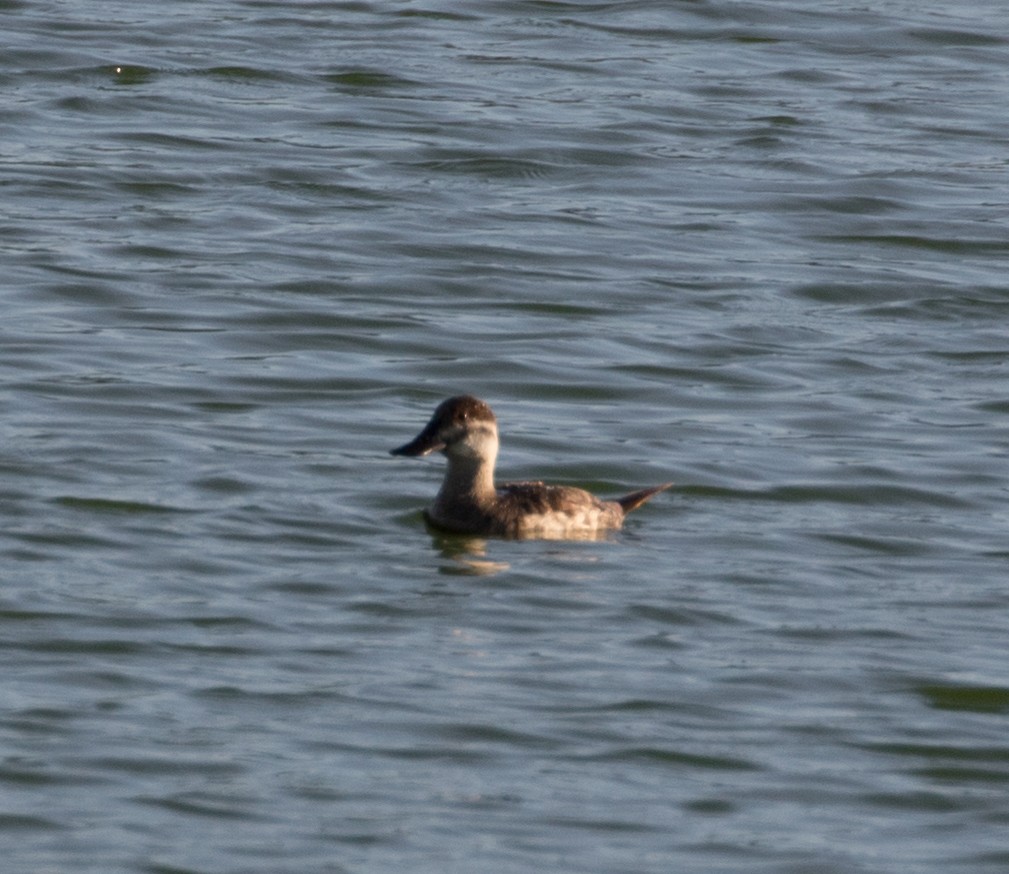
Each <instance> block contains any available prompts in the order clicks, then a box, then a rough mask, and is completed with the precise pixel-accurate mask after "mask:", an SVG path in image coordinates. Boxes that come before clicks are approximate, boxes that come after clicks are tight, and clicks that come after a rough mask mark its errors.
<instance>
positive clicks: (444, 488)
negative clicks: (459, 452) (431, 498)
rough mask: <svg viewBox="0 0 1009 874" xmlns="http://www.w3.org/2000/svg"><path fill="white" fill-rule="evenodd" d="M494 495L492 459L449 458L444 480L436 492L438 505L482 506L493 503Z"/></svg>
mask: <svg viewBox="0 0 1009 874" xmlns="http://www.w3.org/2000/svg"><path fill="white" fill-rule="evenodd" d="M495 494H496V492H495V490H494V458H475V457H468V456H467V457H459V456H449V459H448V470H447V471H446V472H445V480H444V482H443V483H442V484H441V490H440V491H439V492H438V501H437V502H438V503H439V504H442V505H445V506H452V505H455V506H458V505H460V504H474V505H477V506H482V505H486V504H488V503H490V502H491V501H493V500H494V497H495Z"/></svg>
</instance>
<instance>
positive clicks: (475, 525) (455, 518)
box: [391, 395, 672, 540]
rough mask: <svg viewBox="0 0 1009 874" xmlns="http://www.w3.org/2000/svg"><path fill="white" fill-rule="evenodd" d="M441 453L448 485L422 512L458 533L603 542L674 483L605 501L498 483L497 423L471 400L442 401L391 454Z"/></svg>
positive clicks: (569, 490) (537, 485)
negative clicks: (421, 427) (420, 428)
mask: <svg viewBox="0 0 1009 874" xmlns="http://www.w3.org/2000/svg"><path fill="white" fill-rule="evenodd" d="M432 452H441V453H443V454H444V455H445V457H446V458H448V470H447V471H446V473H445V481H444V482H443V483H442V484H441V490H440V491H439V492H438V497H436V498H435V501H434V504H432V505H431V507H430V508H429V509H427V510H425V511H424V516H425V518H426V519H427V520H428V522H430V523H431V524H432V525H433V526H435V527H437V528H441V529H443V530H445V531H450V532H453V533H456V534H476V535H485V536H496V537H511V538H522V539H527V538H540V539H547V540H585V539H593V538H596V537H601V536H604V535H605V534H606V532H608V531H615V530H616V529H618V528H619V527H620V526H621V525H623V522H624V517H625V516H626V515H627V514H628V513H630V512H631V510H633V509H635V508H636V507H640V506H641V505H642V504H643V503H645V501H647V500H648V499H649V498H651V497H652V496H653V495H655V494H657V493H658V492H661V491H663V490H664V489H668V488H669V487H670V486H671V485H672V483H664V484H663V485H661V486H653V487H652V488H650V489H641V491H637V492H631V493H630V494H629V495H624V497H622V498H617V499H616V500H615V501H601V500H599V498H597V497H595V495H592V494H589V492H586V491H584V490H583V489H576V488H573V487H571V486H548V485H544V484H543V483H541V482H528V483H506V484H505V485H502V486H500V487H495V485H494V462H495V461H496V459H497V452H498V434H497V420H496V419H495V418H494V413H493V411H492V410H491V408H490V407H489V406H487V404H486V403H484V402H483V401H481V400H480V399H479V398H475V397H473V396H471V395H460V396H458V397H454V398H449V399H448V400H447V401H443V402H442V403H441V404H440V405H439V406H438V409H436V410H435V411H434V415H433V416H432V417H431V421H430V422H428V423H427V426H426V427H425V428H424V430H423V431H421V432H420V434H418V435H417V436H416V437H415V438H414V439H413V440H411V441H410V442H409V443H406V444H405V445H403V446H400V447H399V448H397V449H393V450H391V454H392V455H408V456H411V457H418V456H423V455H428V454H430V453H432Z"/></svg>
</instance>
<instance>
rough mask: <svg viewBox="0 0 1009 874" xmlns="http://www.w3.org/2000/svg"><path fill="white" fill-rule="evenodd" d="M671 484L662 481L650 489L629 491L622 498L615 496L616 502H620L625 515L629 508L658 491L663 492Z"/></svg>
mask: <svg viewBox="0 0 1009 874" xmlns="http://www.w3.org/2000/svg"><path fill="white" fill-rule="evenodd" d="M671 486H672V483H663V484H662V485H661V486H652V487H651V488H650V489H640V490H639V491H636V492H631V493H630V494H629V495H624V496H623V497H622V498H617V503H618V504H620V507H621V509H622V510H623V511H624V515H625V516H626V515H627V514H628V513H630V512H631V510H636V509H637V508H638V507H640V506H641V505H642V504H643V503H645V501H648V500H650V499H651V498H653V497H655V495H657V494H658V493H659V492H664V491H665V490H666V489H668V488H670V487H671Z"/></svg>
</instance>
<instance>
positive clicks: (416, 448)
mask: <svg viewBox="0 0 1009 874" xmlns="http://www.w3.org/2000/svg"><path fill="white" fill-rule="evenodd" d="M444 448H445V444H444V442H442V441H441V440H439V439H438V429H437V428H433V427H431V426H430V425H428V426H427V427H426V428H425V429H424V430H423V431H421V432H420V433H419V434H418V435H417V436H416V437H414V438H413V440H411V441H410V442H409V443H404V444H403V445H402V446H398V447H396V448H395V449H390V450H389V454H390V455H406V456H409V457H410V458H419V457H420V456H422V455H430V454H431V453H432V452H440V451H441V450H442V449H444Z"/></svg>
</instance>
